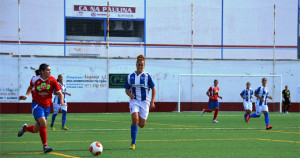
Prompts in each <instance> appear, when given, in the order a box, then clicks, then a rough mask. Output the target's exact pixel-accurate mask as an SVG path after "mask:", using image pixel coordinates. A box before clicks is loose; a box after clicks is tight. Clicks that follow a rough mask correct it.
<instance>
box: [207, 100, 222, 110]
mask: <svg viewBox="0 0 300 158" xmlns="http://www.w3.org/2000/svg"><path fill="white" fill-rule="evenodd" d="M218 107H220V105H219V102H218V101H210V102H208V108H209V109H215V108H218Z"/></svg>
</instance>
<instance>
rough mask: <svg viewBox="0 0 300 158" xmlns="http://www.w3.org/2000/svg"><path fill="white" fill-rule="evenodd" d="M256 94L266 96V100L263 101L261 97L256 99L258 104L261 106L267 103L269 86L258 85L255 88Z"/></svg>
mask: <svg viewBox="0 0 300 158" xmlns="http://www.w3.org/2000/svg"><path fill="white" fill-rule="evenodd" d="M255 94H258V95H259V96H260V97H261V98H264V99H265V101H264V102H262V101H261V100H260V99H258V98H257V99H256V103H255V104H256V105H260V106H263V105H267V96H268V94H269V90H268V88H267V87H266V88H265V87H264V86H260V87H258V88H257V89H256V90H255Z"/></svg>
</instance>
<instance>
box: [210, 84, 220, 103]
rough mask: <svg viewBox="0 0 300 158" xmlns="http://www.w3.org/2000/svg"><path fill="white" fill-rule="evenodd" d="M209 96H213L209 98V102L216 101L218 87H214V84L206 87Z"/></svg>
mask: <svg viewBox="0 0 300 158" xmlns="http://www.w3.org/2000/svg"><path fill="white" fill-rule="evenodd" d="M208 92H209V96H212V97H214V99H211V98H209V101H210V102H215V101H218V96H219V87H215V85H212V86H211V87H209V89H208Z"/></svg>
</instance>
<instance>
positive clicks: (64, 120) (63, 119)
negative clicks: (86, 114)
mask: <svg viewBox="0 0 300 158" xmlns="http://www.w3.org/2000/svg"><path fill="white" fill-rule="evenodd" d="M61 112H62V117H61V120H62V124H61V126H65V124H66V120H67V111H65V110H62V111H61Z"/></svg>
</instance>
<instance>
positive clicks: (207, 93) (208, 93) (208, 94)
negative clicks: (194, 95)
mask: <svg viewBox="0 0 300 158" xmlns="http://www.w3.org/2000/svg"><path fill="white" fill-rule="evenodd" d="M206 95H207V96H208V98H211V99H214V97H213V96H210V92H209V91H207V92H206Z"/></svg>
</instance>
